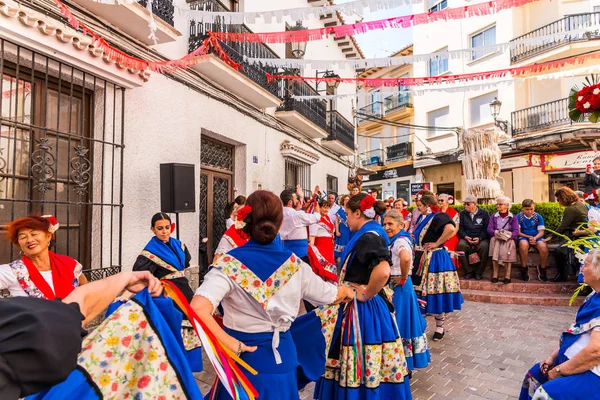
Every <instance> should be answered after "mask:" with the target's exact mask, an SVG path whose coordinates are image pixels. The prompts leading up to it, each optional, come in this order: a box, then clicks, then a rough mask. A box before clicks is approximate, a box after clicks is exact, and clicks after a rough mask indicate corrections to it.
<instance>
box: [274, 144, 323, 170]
mask: <svg viewBox="0 0 600 400" xmlns="http://www.w3.org/2000/svg"><path fill="white" fill-rule="evenodd" d="M279 150H281V155H282V156H284V157H291V158H295V159H296V160H299V161H302V162H305V163H307V164H310V165H314V164H316V163H317V161H319V159H320V157H319V155H318V154H317V153H313V152H311V151H308V150H306V149H303V148H302V147H300V146H297V145H295V144H293V143H291V142H290V141H289V140H284V141H283V142H282V143H281V145H280V146H279Z"/></svg>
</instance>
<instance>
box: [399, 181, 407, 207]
mask: <svg viewBox="0 0 600 400" xmlns="http://www.w3.org/2000/svg"><path fill="white" fill-rule="evenodd" d="M396 198H397V199H404V200H405V201H407V202H409V203H410V181H400V182H396Z"/></svg>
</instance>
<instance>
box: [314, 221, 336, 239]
mask: <svg viewBox="0 0 600 400" xmlns="http://www.w3.org/2000/svg"><path fill="white" fill-rule="evenodd" d="M308 233H309V234H310V236H315V237H332V236H333V235H332V234H331V233H329V231H328V230H327V229H325V228H324V227H323V226H322V225H321V224H312V225H311V226H310V227H309V228H308Z"/></svg>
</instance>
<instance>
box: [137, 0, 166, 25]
mask: <svg viewBox="0 0 600 400" xmlns="http://www.w3.org/2000/svg"><path fill="white" fill-rule="evenodd" d="M138 3H140V5H141V6H143V7H146V6H147V5H148V0H138ZM152 13H153V14H154V15H156V16H157V17H158V18H160V19H162V20H163V21H165V22H166V23H167V24H169V25H171V26H175V21H174V15H175V6H174V5H173V0H152Z"/></svg>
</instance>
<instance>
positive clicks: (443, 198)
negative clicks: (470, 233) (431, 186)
mask: <svg viewBox="0 0 600 400" xmlns="http://www.w3.org/2000/svg"><path fill="white" fill-rule="evenodd" d="M438 204H439V207H440V211H441V212H443V213H445V214H448V216H449V217H450V218H451V219H452V222H454V235H452V237H450V239H448V240H447V241H446V243H444V246H445V247H446V250H448V252H450V253H451V254H452V255H453V256H452V262H453V263H454V265H456V268H459V267H460V261H459V260H458V257H456V256H455V253H456V251H457V248H458V230H459V228H460V215H459V214H458V211H456V210H455V209H454V208H452V207H450V206H451V205H452V204H454V196H451V195H449V194H446V193H442V194H440V195H438Z"/></svg>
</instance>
